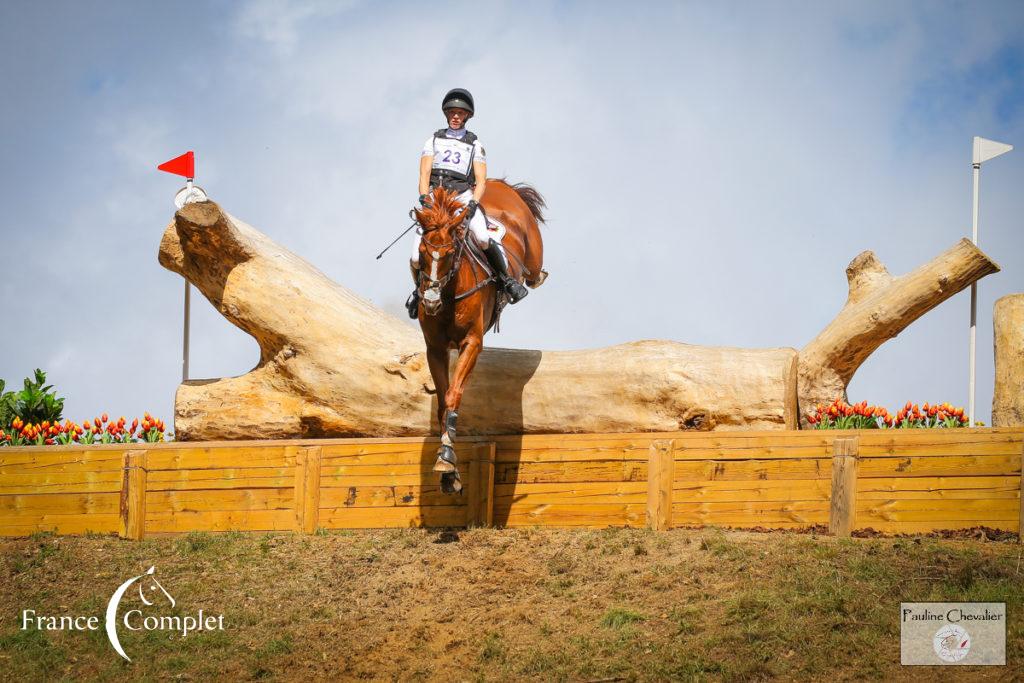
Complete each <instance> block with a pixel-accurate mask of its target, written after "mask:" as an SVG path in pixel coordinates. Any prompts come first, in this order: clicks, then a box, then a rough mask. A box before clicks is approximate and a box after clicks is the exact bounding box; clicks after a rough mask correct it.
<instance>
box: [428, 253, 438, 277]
mask: <svg viewBox="0 0 1024 683" xmlns="http://www.w3.org/2000/svg"><path fill="white" fill-rule="evenodd" d="M430 255H431V256H433V257H434V258H433V260H432V261H431V262H430V279H431V280H434V281H436V280H437V263H438V261H440V259H441V255H440V254H439V253H437V252H436V251H432V252H430Z"/></svg>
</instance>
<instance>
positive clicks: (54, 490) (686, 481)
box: [0, 428, 1024, 539]
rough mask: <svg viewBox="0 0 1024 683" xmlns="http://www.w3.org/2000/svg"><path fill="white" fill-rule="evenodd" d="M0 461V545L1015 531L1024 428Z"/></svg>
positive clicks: (212, 445) (556, 438)
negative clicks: (221, 536)
mask: <svg viewBox="0 0 1024 683" xmlns="http://www.w3.org/2000/svg"><path fill="white" fill-rule="evenodd" d="M436 449H437V441H436V439H422V438H419V439H417V438H404V439H320V440H303V441H248V442H204V443H187V442H186V443H162V444H123V445H114V444H112V445H104V446H90V447H83V446H57V447H54V446H48V447H19V448H3V449H0V535H5V536H19V535H27V534H30V533H33V532H36V531H55V532H56V533H60V534H81V533H87V532H94V533H101V534H107V533H116V534H119V535H121V536H123V537H125V538H130V539H140V538H143V537H144V536H146V535H148V534H161V533H180V532H187V531H227V530H242V531H281V530H293V531H298V532H301V533H314V532H315V531H316V530H318V529H355V528H376V527H409V526H416V527H444V526H503V527H517V526H534V525H538V526H556V527H572V526H581V527H608V526H633V527H642V526H648V527H650V528H652V529H656V530H663V529H669V528H672V527H680V526H694V525H716V526H723V527H738V528H750V527H763V528H773V529H793V528H806V527H809V526H812V525H823V526H827V527H828V528H829V530H830V532H831V533H833V534H836V535H841V536H846V535H850V534H851V533H853V532H855V531H858V530H863V529H867V528H871V529H875V530H876V531H880V532H883V533H922V532H928V531H933V530H941V529H961V528H969V527H974V526H987V527H992V528H995V529H1001V530H1006V531H1017V532H1019V530H1020V528H1021V519H1022V517H1024V502H1022V499H1021V483H1022V469H1024V468H1022V461H1024V428H1012V429H1010V428H1003V429H957V430H864V431H846V432H841V431H773V432H678V433H657V434H651V433H644V434H545V435H521V436H495V437H475V438H463V439H461V440H460V442H459V444H458V445H457V447H456V451H457V454H458V457H459V471H460V473H461V476H462V480H463V484H464V487H465V491H464V494H463V495H461V496H448V495H444V494H443V493H441V491H440V489H439V486H438V482H437V475H436V474H435V473H434V472H432V471H431V468H432V466H433V463H434V459H435V452H436Z"/></svg>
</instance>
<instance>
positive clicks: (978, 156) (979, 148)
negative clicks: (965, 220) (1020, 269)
mask: <svg viewBox="0 0 1024 683" xmlns="http://www.w3.org/2000/svg"><path fill="white" fill-rule="evenodd" d="M1012 149H1013V145H1008V144H1006V143H1005V142H996V141H995V140H986V139H985V138H983V137H979V136H977V135H975V136H974V145H973V150H972V156H971V166H972V167H973V169H974V197H973V201H972V205H971V241H972V242H973V243H974V246H978V183H979V181H980V179H981V164H982V163H983V162H986V161H988V160H989V159H995V158H996V157H997V156H999V155H1000V154H1006V153H1007V152H1009V151H1010V150H1012ZM977 322H978V284H977V283H974V284H972V285H971V345H970V346H971V350H970V354H971V364H970V372H969V379H968V385H969V389H968V392H969V394H970V396H969V398H968V404H967V415H968V417H967V426H969V427H973V426H974V387H975V381H974V379H975V352H974V350H975V341H976V332H977Z"/></svg>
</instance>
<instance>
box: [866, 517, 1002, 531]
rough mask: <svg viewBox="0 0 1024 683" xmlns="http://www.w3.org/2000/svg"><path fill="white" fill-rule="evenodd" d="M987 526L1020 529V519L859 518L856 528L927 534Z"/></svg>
mask: <svg viewBox="0 0 1024 683" xmlns="http://www.w3.org/2000/svg"><path fill="white" fill-rule="evenodd" d="M979 526H985V527H988V528H990V529H999V530H1000V531H1018V530H1019V528H1020V520H1013V519H1009V520H1007V519H969V520H968V519H964V520H955V519H954V520H936V521H926V522H886V521H884V520H875V519H872V520H868V521H867V522H862V521H861V520H857V524H856V525H855V526H854V529H860V530H864V529H874V530H875V531H880V532H882V533H886V534H926V533H929V532H932V531H946V530H954V529H971V528H974V527H979Z"/></svg>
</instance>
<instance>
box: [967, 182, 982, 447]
mask: <svg viewBox="0 0 1024 683" xmlns="http://www.w3.org/2000/svg"><path fill="white" fill-rule="evenodd" d="M980 177H981V164H974V202H973V205H972V209H971V225H972V229H971V241H972V242H974V244H975V246H977V244H978V180H979V179H980ZM977 323H978V283H977V282H975V283H973V284H972V285H971V351H970V353H971V370H970V378H969V380H968V383H969V391H968V394H969V398H968V404H967V406H968V407H967V415H968V418H967V419H968V422H967V426H968V427H973V426H974V343H975V333H976V332H977Z"/></svg>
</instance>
